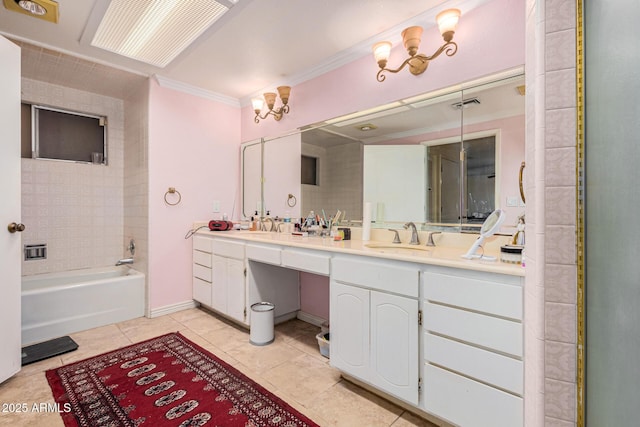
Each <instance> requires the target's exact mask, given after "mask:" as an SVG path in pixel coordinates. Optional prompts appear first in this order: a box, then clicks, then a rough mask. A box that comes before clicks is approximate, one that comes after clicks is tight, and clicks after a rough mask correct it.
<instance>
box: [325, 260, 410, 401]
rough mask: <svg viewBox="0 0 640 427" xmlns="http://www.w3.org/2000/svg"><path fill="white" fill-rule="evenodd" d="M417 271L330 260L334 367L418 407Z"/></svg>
mask: <svg viewBox="0 0 640 427" xmlns="http://www.w3.org/2000/svg"><path fill="white" fill-rule="evenodd" d="M418 291H419V269H418V267H416V266H413V265H411V264H406V263H398V262H388V261H386V260H384V261H383V260H379V259H378V260H372V259H370V258H365V257H351V256H336V257H334V258H332V260H331V285H330V323H331V338H330V340H331V347H330V352H331V358H330V361H331V365H332V366H334V367H335V368H337V369H340V370H341V371H343V372H345V373H346V374H348V375H352V376H354V377H356V378H358V379H360V380H362V381H365V382H368V383H369V384H371V385H373V386H375V387H377V388H379V389H381V390H383V391H384V392H387V393H389V394H391V395H393V396H395V397H398V398H400V399H402V400H404V401H406V402H408V403H411V404H413V405H418V384H419V369H418V368H419V363H418V354H419V346H418V342H419V335H418Z"/></svg>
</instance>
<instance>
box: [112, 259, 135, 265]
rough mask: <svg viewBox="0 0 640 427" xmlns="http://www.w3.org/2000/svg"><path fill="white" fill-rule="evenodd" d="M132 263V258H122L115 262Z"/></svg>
mask: <svg viewBox="0 0 640 427" xmlns="http://www.w3.org/2000/svg"><path fill="white" fill-rule="evenodd" d="M124 264H133V258H124V259H121V260H119V261H118V262H116V265H124Z"/></svg>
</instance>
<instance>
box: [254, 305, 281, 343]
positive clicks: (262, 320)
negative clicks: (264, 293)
mask: <svg viewBox="0 0 640 427" xmlns="http://www.w3.org/2000/svg"><path fill="white" fill-rule="evenodd" d="M275 308H276V306H275V305H273V304H272V303H270V302H257V303H255V304H252V305H251V325H250V330H249V342H250V343H251V344H253V345H268V344H271V343H272V342H273V340H274V338H275V337H274V333H273V312H274V310H275Z"/></svg>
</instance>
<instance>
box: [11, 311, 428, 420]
mask: <svg viewBox="0 0 640 427" xmlns="http://www.w3.org/2000/svg"><path fill="white" fill-rule="evenodd" d="M175 331H180V333H182V334H183V335H184V336H186V337H187V338H188V339H190V340H191V341H193V342H195V343H196V344H198V345H200V346H201V347H204V348H205V349H207V350H209V351H211V352H212V353H213V354H215V355H216V356H218V357H219V358H221V359H222V360H224V361H226V362H227V363H230V364H231V365H233V366H235V367H236V368H237V369H239V370H240V371H242V372H243V373H244V374H245V375H247V376H248V377H250V378H252V379H253V380H254V381H256V382H258V383H260V384H261V385H262V386H264V387H265V388H267V389H268V390H270V391H271V392H273V393H274V394H276V395H277V396H279V397H280V398H282V399H284V400H285V401H286V402H288V403H289V404H290V405H291V406H293V407H294V408H296V409H297V410H299V411H300V412H302V413H303V414H305V415H307V416H308V417H309V418H311V419H312V420H314V421H315V422H316V423H318V424H320V425H321V426H349V427H351V426H359V427H360V426H393V427H406V426H423V427H435V425H434V424H431V423H429V422H427V421H425V420H423V419H421V418H418V417H416V416H415V415H412V414H411V413H409V412H407V411H405V410H403V409H402V408H400V407H398V406H396V405H394V404H392V403H390V402H388V401H386V400H384V399H382V398H380V397H378V396H376V395H374V394H372V393H370V392H368V391H366V390H364V389H362V388H360V387H358V386H356V385H354V384H352V383H349V382H347V381H345V380H343V379H342V378H341V377H340V374H339V372H338V371H337V370H335V369H333V368H332V367H331V366H329V363H328V359H326V358H324V357H322V356H321V355H320V352H319V350H318V342H317V340H316V338H315V335H316V334H317V333H318V332H319V328H318V327H316V326H313V325H310V324H308V323H305V322H301V321H299V320H292V321H289V322H286V323H283V324H280V325H278V326H276V339H275V342H274V343H272V344H270V345H268V346H263V347H259V346H254V345H251V344H249V335H248V331H247V330H245V329H242V328H239V327H237V326H234V325H232V324H230V323H228V322H226V321H224V320H223V319H221V318H218V317H216V316H214V315H212V314H210V313H208V312H206V311H204V310H201V309H197V308H194V309H190V310H184V311H181V312H177V313H173V314H169V315H166V316H162V317H157V318H154V319H147V318H139V319H134V320H129V321H126V322H121V323H117V324H113V325H109V326H103V327H100V328H95V329H90V330H88V331H84V332H79V333H75V334H71V337H72V338H73V339H74V340H75V341H76V342H77V343H78V345H79V348H78V350H76V351H74V352H71V353H67V354H64V355H62V356H59V357H54V358H51V359H48V360H44V361H42V362H38V363H34V364H31V365H28V366H26V367H24V368H23V369H22V371H20V372H19V373H18V374H17V375H15V376H14V377H12V378H10V379H9V380H7V381H5V382H4V383H2V384H0V404H5V403H20V404H21V403H27V405H28V407H29V408H31V407H32V406H33V404H34V403H44V402H51V403H52V402H53V397H52V395H51V390H50V388H49V385H48V384H47V380H46V379H45V376H44V372H45V371H46V370H47V369H51V368H55V367H58V366H61V365H64V364H67V363H70V362H73V361H77V360H81V359H85V358H87V357H91V356H94V355H97V354H100V353H104V352H107V351H111V350H114V349H115V348H118V347H124V346H127V345H129V344H132V343H135V342H138V341H142V340H145V339H149V338H153V337H156V336H158V335H162V334H165V333H169V332H175ZM4 425H7V426H8V425H10V426H33V427H40V426H42V427H57V426H63V423H62V419H61V418H60V416H59V415H58V414H57V413H46V412H41V413H38V412H27V413H22V414H17V413H2V412H0V426H4Z"/></svg>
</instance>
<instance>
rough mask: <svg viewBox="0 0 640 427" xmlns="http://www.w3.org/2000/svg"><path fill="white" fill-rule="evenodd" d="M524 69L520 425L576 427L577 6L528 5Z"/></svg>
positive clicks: (543, 1) (536, 1)
mask: <svg viewBox="0 0 640 427" xmlns="http://www.w3.org/2000/svg"><path fill="white" fill-rule="evenodd" d="M526 64H527V65H526V73H527V95H528V96H527V141H528V143H527V152H526V162H527V166H526V177H527V184H526V187H527V195H526V197H527V212H526V214H527V246H526V251H527V253H526V260H527V277H526V283H525V325H526V337H525V360H526V361H527V362H526V373H525V385H526V391H525V396H526V399H525V416H526V425H527V426H553V427H570V426H575V425H576V422H577V411H576V405H577V393H576V348H577V345H576V344H577V333H576V332H577V300H576V295H577V293H576V285H577V261H576V153H577V152H576V112H577V110H576V2H574V1H566V0H528V1H527V57H526ZM531 95H532V96H531Z"/></svg>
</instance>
